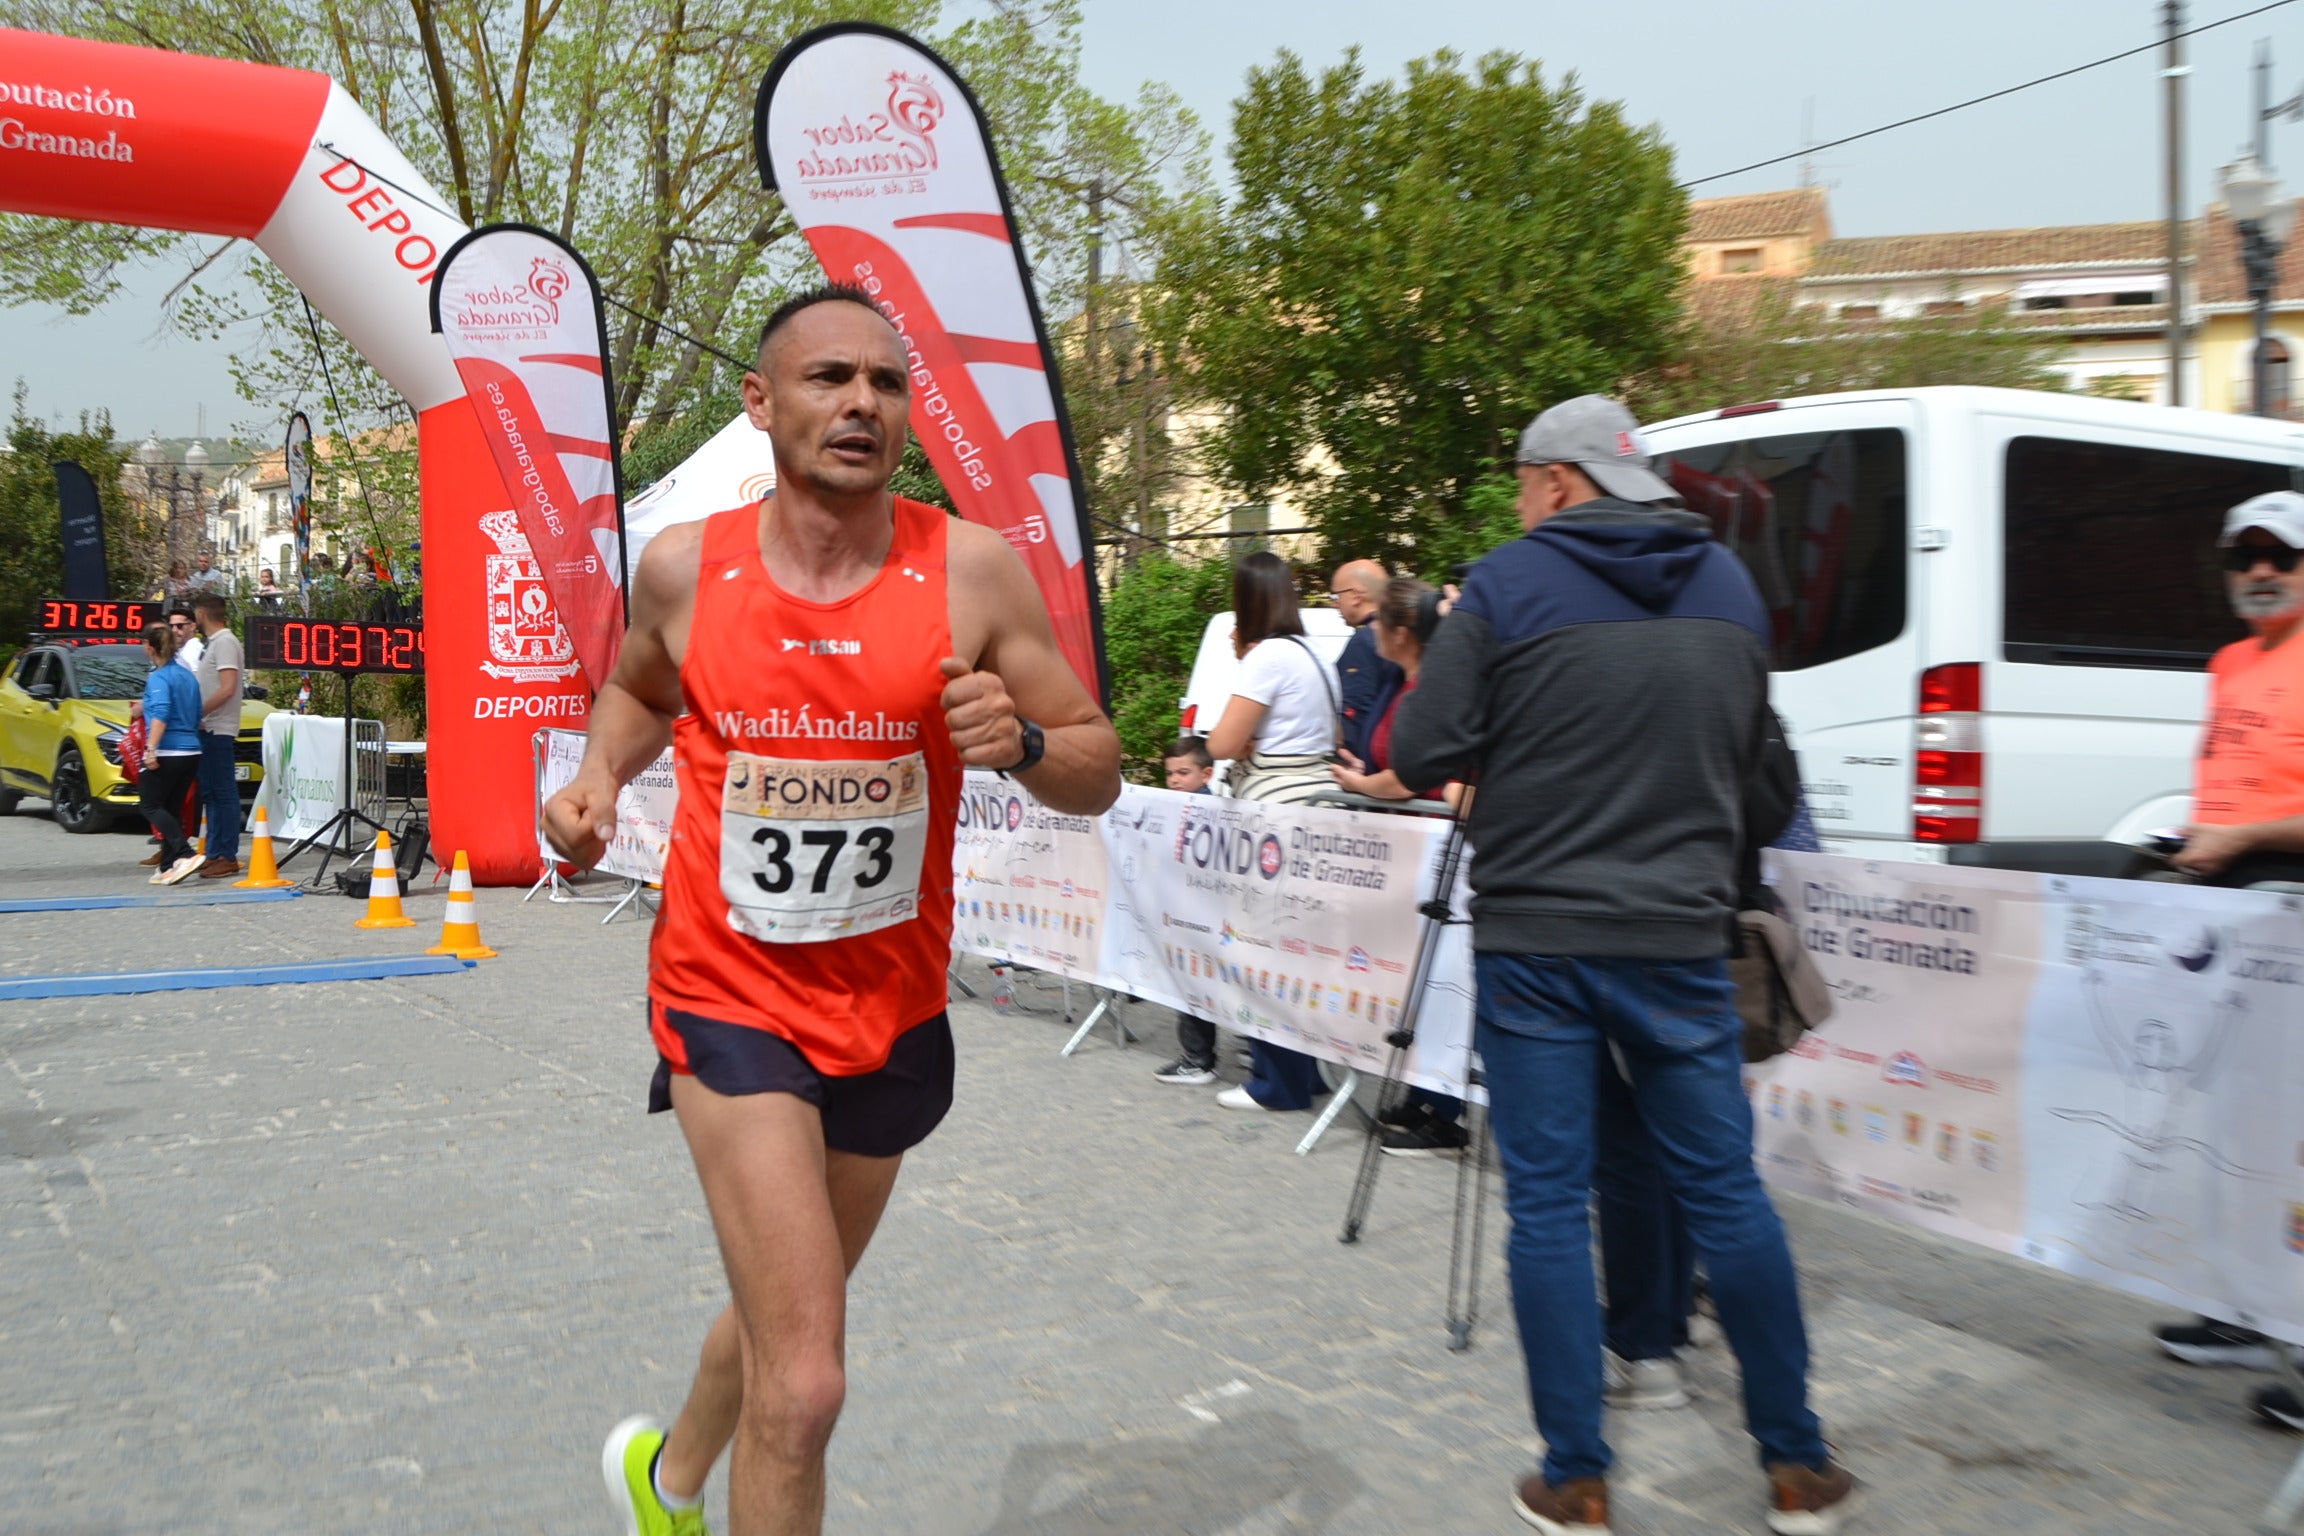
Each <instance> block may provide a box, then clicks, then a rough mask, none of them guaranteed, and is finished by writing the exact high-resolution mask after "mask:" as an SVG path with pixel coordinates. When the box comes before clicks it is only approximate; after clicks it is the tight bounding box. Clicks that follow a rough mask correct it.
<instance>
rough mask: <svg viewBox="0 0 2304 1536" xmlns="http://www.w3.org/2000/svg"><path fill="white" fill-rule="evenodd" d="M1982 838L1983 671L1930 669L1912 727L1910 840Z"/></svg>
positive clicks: (1961, 665) (1965, 666)
mask: <svg viewBox="0 0 2304 1536" xmlns="http://www.w3.org/2000/svg"><path fill="white" fill-rule="evenodd" d="M1983 834H1984V668H1983V667H1982V666H1981V665H1979V664H1978V663H1976V662H1973V661H1963V662H1957V663H1954V664H1953V665H1951V666H1945V667H1930V668H1929V669H1928V670H1927V671H1925V672H1923V673H1921V674H1920V714H1919V718H1918V719H1917V720H1915V721H1914V722H1913V727H1912V839H1913V841H1914V842H1920V843H1973V842H1977V841H1979V840H1981V838H1982V837H1983Z"/></svg>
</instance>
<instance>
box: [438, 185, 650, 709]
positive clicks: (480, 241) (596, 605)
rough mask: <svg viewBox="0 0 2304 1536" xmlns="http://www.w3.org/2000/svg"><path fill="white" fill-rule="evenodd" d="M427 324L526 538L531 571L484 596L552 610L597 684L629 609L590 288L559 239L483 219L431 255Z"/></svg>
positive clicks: (532, 615) (612, 662)
mask: <svg viewBox="0 0 2304 1536" xmlns="http://www.w3.org/2000/svg"><path fill="white" fill-rule="evenodd" d="M432 328H433V329H434V330H436V331H438V332H439V333H440V335H441V338H442V339H443V340H445V341H446V342H447V343H448V355H449V356H450V357H452V358H454V359H455V360H456V373H457V376H458V377H459V378H461V379H462V380H463V381H464V392H465V398H467V399H469V400H470V401H471V402H472V411H473V414H474V415H475V416H476V417H477V418H478V420H479V423H480V435H481V437H482V438H483V439H484V440H485V441H486V442H487V444H488V449H489V452H490V453H491V454H493V455H494V457H495V459H496V469H497V473H498V474H500V475H501V476H502V477H503V480H504V489H505V492H506V494H508V495H509V496H510V497H511V499H512V510H513V512H514V513H515V514H516V515H517V516H518V518H519V520H520V531H521V532H522V533H523V534H525V535H526V537H527V545H528V550H529V559H528V561H527V565H528V567H529V571H528V572H527V573H526V575H527V579H526V580H525V581H518V580H515V581H511V582H507V583H500V584H499V585H503V586H504V587H505V590H504V591H502V592H500V593H498V592H493V591H492V592H491V593H490V597H489V602H490V605H491V608H490V613H489V621H490V623H491V624H492V625H494V624H499V623H501V624H507V625H514V626H517V625H518V624H520V623H521V622H523V621H528V622H531V623H533V624H534V625H536V626H538V627H539V628H541V627H542V626H543V625H544V624H546V623H547V622H548V620H549V616H550V614H551V612H552V610H554V609H557V610H558V615H559V621H560V623H561V624H564V625H566V627H567V636H566V640H567V642H569V643H572V644H573V645H574V648H575V652H576V657H577V660H578V661H579V662H581V663H582V665H583V668H584V673H585V676H586V677H587V678H589V679H590V681H591V684H592V691H593V692H595V693H597V692H599V690H600V689H601V688H602V687H603V686H604V685H605V684H606V683H607V681H608V674H609V673H610V672H611V671H613V670H614V669H615V666H616V652H617V650H618V648H619V647H621V646H622V644H623V643H624V624H625V619H626V616H627V615H626V609H625V602H624V587H625V577H626V572H625V568H624V512H623V497H622V495H621V494H620V493H621V475H620V473H619V470H618V464H617V454H616V428H615V420H614V413H613V410H612V407H611V405H610V400H609V380H608V334H607V326H606V323H605V322H604V320H603V317H602V315H601V311H600V285H599V283H598V282H597V281H596V280H595V279H594V278H593V276H592V269H591V267H589V266H588V265H586V264H585V261H584V258H583V257H582V256H579V255H578V254H577V253H576V249H575V247H573V246H571V245H569V244H568V243H567V242H565V241H563V240H561V239H560V238H559V237H558V236H556V235H552V234H549V233H547V232H545V231H544V230H541V229H536V228H534V227H532V226H530V225H526V224H490V225H488V226H486V227H485V228H481V229H476V230H474V231H472V233H470V234H468V235H466V236H465V237H464V238H463V239H461V240H459V241H457V242H456V243H455V244H454V245H452V246H450V247H449V248H448V251H447V254H445V255H443V256H442V257H441V258H440V273H439V276H438V277H437V278H436V279H435V280H434V282H433V285H432ZM539 583H540V585H539ZM499 609H501V610H502V611H501V612H498V611H497V610H499ZM534 645H535V647H536V652H535V653H536V655H537V656H538V657H539V658H541V657H543V656H544V655H545V654H546V653H547V652H548V651H549V650H551V649H552V648H553V645H554V641H553V640H552V639H550V638H548V637H546V636H544V635H542V634H539V635H538V636H537V637H536V639H535V641H534Z"/></svg>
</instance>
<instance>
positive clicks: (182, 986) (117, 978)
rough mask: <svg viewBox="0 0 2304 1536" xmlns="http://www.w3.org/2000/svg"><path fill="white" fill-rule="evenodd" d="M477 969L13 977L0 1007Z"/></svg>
mask: <svg viewBox="0 0 2304 1536" xmlns="http://www.w3.org/2000/svg"><path fill="white" fill-rule="evenodd" d="M475 964H477V962H476V961H471V960H458V959H457V958H455V957H454V956H453V955H377V956H374V957H372V958H369V959H364V960H363V959H352V960H304V961H298V962H296V963H295V964H292V965H235V966H224V967H219V968H215V969H210V970H186V971H88V972H82V973H80V974H78V975H67V976H11V977H8V978H6V979H4V980H0V1002H16V1001H20V1000H24V999H29V998H37V997H107V996H112V995H114V994H118V993H123V992H185V991H198V990H202V989H205V988H209V987H270V986H278V985H280V984H281V983H283V982H297V981H375V980H379V979H381V978H384V977H388V976H438V975H442V974H444V973H446V972H449V971H468V970H470V969H471V968H472V967H473V966H474V965H475Z"/></svg>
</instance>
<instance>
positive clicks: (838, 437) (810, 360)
mask: <svg viewBox="0 0 2304 1536" xmlns="http://www.w3.org/2000/svg"><path fill="white" fill-rule="evenodd" d="M760 363H761V368H760V370H759V371H756V372H753V373H748V374H746V375H745V376H744V408H745V411H746V413H747V414H748V415H750V416H751V418H752V424H753V425H754V426H756V427H758V428H760V429H761V430H762V431H764V432H766V433H768V434H769V436H771V437H772V438H774V439H775V443H776V463H777V467H778V469H779V470H780V471H781V472H784V473H787V474H791V475H795V476H798V477H799V478H801V479H803V480H805V481H806V482H807V483H808V484H809V485H810V486H812V487H813V488H815V489H816V490H817V491H818V492H820V493H823V494H826V495H831V496H858V495H866V494H869V493H871V492H875V491H879V490H882V489H885V488H886V486H887V484H888V477H889V476H891V475H893V474H894V473H896V465H897V463H898V461H899V460H901V459H902V458H903V456H904V434H905V430H906V428H907V427H908V425H909V424H910V420H911V412H912V396H911V380H910V378H909V377H908V376H907V375H906V373H905V371H904V349H903V347H902V345H901V344H900V343H899V342H898V341H897V339H896V332H895V329H894V328H893V327H892V326H890V325H889V324H888V322H887V321H886V320H884V319H882V318H881V317H880V315H879V314H878V313H876V312H875V311H873V310H869V309H866V308H865V307H864V306H863V305H861V304H849V303H827V304H816V305H811V306H810V307H809V308H807V309H804V310H802V311H801V312H800V313H799V314H797V315H794V316H793V317H792V318H791V320H790V321H788V322H787V323H786V324H785V326H784V328H783V329H782V330H780V331H778V332H777V333H776V335H774V336H773V337H771V338H769V342H768V346H767V348H766V349H765V350H764V352H763V353H762V355H761V358H760Z"/></svg>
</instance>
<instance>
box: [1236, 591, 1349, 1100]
mask: <svg viewBox="0 0 2304 1536" xmlns="http://www.w3.org/2000/svg"><path fill="white" fill-rule="evenodd" d="M1232 620H1233V630H1232V649H1233V650H1234V652H1235V653H1236V654H1238V656H1239V657H1240V677H1239V681H1238V682H1237V683H1235V684H1234V685H1233V694H1232V699H1231V702H1230V703H1228V704H1226V705H1225V706H1224V714H1223V716H1222V718H1220V719H1219V720H1218V721H1217V722H1216V729H1215V730H1213V731H1211V732H1209V733H1208V750H1209V752H1210V753H1211V754H1212V755H1214V756H1216V757H1219V758H1225V759H1229V760H1230V761H1231V763H1232V780H1231V784H1232V793H1233V795H1234V797H1235V798H1237V799H1241V800H1272V801H1277V802H1280V803H1282V804H1287V805H1301V804H1303V803H1304V802H1305V801H1308V800H1310V799H1312V798H1313V797H1314V796H1315V795H1318V794H1320V793H1321V792H1322V791H1324V790H1327V789H1328V788H1330V787H1331V785H1332V783H1333V781H1332V779H1331V778H1330V776H1329V773H1328V764H1329V760H1330V758H1331V757H1332V756H1333V754H1334V753H1335V751H1336V727H1337V719H1338V712H1337V700H1336V678H1335V674H1334V673H1333V672H1331V671H1330V670H1329V668H1328V666H1327V664H1326V663H1325V662H1323V661H1321V660H1320V658H1319V657H1318V656H1316V655H1314V654H1313V652H1312V647H1311V646H1310V645H1309V644H1307V643H1306V641H1305V639H1304V620H1303V618H1302V617H1301V616H1300V615H1299V614H1298V613H1297V603H1296V582H1295V579H1294V578H1293V577H1291V576H1290V575H1289V574H1288V563H1287V562H1286V561H1284V560H1282V559H1281V558H1280V557H1279V556H1278V555H1275V554H1273V553H1271V552H1270V551H1268V550H1259V551H1257V552H1256V553H1255V554H1252V555H1250V556H1248V558H1246V559H1245V560H1242V561H1241V562H1240V563H1239V564H1238V565H1236V566H1234V567H1233V568H1232ZM1248 1054H1249V1059H1250V1061H1251V1063H1252V1064H1253V1068H1254V1070H1253V1071H1252V1073H1251V1074H1250V1076H1249V1079H1248V1081H1247V1083H1246V1084H1245V1085H1243V1086H1241V1087H1238V1088H1227V1089H1225V1090H1224V1091H1223V1092H1222V1093H1220V1094H1218V1095H1217V1096H1216V1102H1217V1103H1218V1104H1221V1105H1223V1106H1224V1107H1225V1108H1226V1109H1310V1108H1311V1107H1312V1099H1313V1096H1314V1095H1316V1094H1321V1093H1326V1092H1327V1091H1328V1089H1327V1085H1326V1084H1324V1083H1322V1082H1321V1081H1320V1069H1319V1067H1318V1065H1317V1064H1315V1063H1314V1061H1313V1060H1312V1058H1311V1057H1309V1056H1307V1055H1305V1054H1304V1053H1303V1052H1301V1051H1291V1050H1288V1049H1286V1048H1285V1047H1282V1046H1277V1045H1266V1044H1265V1043H1264V1042H1263V1041H1261V1040H1252V1041H1250V1042H1249V1046H1248Z"/></svg>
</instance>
